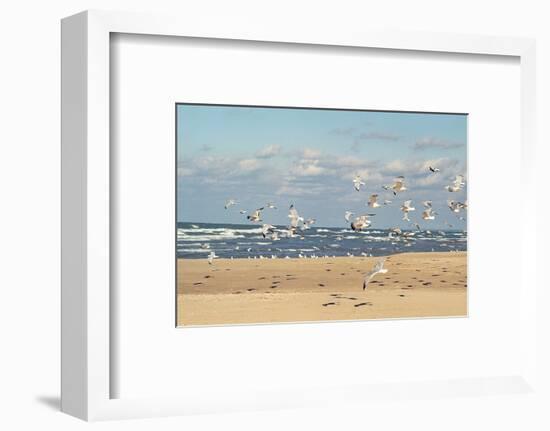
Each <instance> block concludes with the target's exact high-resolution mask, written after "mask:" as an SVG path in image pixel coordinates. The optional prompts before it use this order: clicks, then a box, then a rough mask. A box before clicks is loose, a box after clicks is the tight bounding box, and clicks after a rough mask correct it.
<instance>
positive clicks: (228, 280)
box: [177, 252, 467, 326]
mask: <svg viewBox="0 0 550 431" xmlns="http://www.w3.org/2000/svg"><path fill="white" fill-rule="evenodd" d="M378 259H379V258H376V257H336V258H319V259H234V260H231V259H215V260H214V263H213V264H212V265H209V264H208V262H207V260H206V259H178V308H177V310H178V325H179V326H187V325H222V324H243V323H271V322H303V321H326V320H361V319H380V318H406V317H437V316H465V315H466V314H467V269H466V265H467V255H466V252H443V253H438V252H432V253H402V254H395V255H391V256H388V258H387V260H386V262H385V268H387V269H388V272H387V273H386V274H378V275H376V276H375V277H374V278H373V280H372V281H371V282H370V284H369V285H368V288H367V290H366V291H363V290H362V284H363V277H364V274H365V273H366V272H368V271H369V270H370V269H371V268H372V267H373V265H374V264H375V263H376V262H377V261H378Z"/></svg>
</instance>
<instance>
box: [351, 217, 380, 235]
mask: <svg viewBox="0 0 550 431" xmlns="http://www.w3.org/2000/svg"><path fill="white" fill-rule="evenodd" d="M375 215H376V214H364V215H361V216H359V217H356V218H355V220H354V221H352V222H351V229H352V230H354V231H362V230H363V229H367V228H368V227H369V226H370V225H371V223H372V222H371V221H370V220H369V217H372V216H375Z"/></svg>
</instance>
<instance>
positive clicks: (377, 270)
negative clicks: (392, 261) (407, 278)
mask: <svg viewBox="0 0 550 431" xmlns="http://www.w3.org/2000/svg"><path fill="white" fill-rule="evenodd" d="M385 260H386V258H385V257H384V258H382V259H380V260H379V261H378V262H377V263H376V265H374V267H373V268H372V269H371V270H370V271H369V272H367V273H366V274H365V280H364V281H363V290H365V289H366V288H367V285H368V284H369V282H370V281H371V280H372V278H373V277H374V276H375V275H376V274H385V273H386V272H388V270H387V269H384V261H385Z"/></svg>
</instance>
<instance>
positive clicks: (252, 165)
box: [239, 159, 261, 172]
mask: <svg viewBox="0 0 550 431" xmlns="http://www.w3.org/2000/svg"><path fill="white" fill-rule="evenodd" d="M260 167H261V164H260V162H259V161H258V160H257V159H243V160H241V161H240V162H239V169H241V170H242V171H244V172H253V171H257V170H258V169H260Z"/></svg>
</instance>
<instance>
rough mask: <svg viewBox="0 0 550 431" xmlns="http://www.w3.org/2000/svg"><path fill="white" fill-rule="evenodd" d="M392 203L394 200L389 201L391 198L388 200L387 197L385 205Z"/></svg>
mask: <svg viewBox="0 0 550 431" xmlns="http://www.w3.org/2000/svg"><path fill="white" fill-rule="evenodd" d="M391 203H392V201H389V200H387V199H385V200H384V205H389V204H391Z"/></svg>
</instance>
